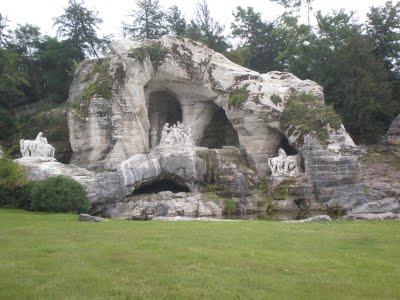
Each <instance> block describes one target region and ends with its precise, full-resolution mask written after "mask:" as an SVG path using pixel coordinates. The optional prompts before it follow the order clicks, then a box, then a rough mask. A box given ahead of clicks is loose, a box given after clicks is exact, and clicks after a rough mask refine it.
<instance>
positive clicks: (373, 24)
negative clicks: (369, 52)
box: [367, 1, 400, 73]
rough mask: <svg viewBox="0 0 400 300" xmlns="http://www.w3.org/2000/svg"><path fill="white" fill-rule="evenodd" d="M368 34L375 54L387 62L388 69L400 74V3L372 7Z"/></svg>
mask: <svg viewBox="0 0 400 300" xmlns="http://www.w3.org/2000/svg"><path fill="white" fill-rule="evenodd" d="M367 33H368V35H369V36H370V37H371V39H372V41H373V43H374V48H375V49H374V51H375V54H376V55H377V56H378V57H379V58H381V59H382V60H384V61H385V63H386V65H387V68H388V69H389V70H390V71H393V72H395V73H400V66H399V65H397V63H398V59H399V56H400V43H399V41H400V2H397V3H396V4H395V5H393V3H392V1H388V2H386V4H385V6H383V7H372V8H371V11H370V12H369V13H368V19H367Z"/></svg>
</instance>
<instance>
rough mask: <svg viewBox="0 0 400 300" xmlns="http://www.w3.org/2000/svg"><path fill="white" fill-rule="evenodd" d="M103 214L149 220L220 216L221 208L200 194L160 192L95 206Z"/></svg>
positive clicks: (128, 218)
mask: <svg viewBox="0 0 400 300" xmlns="http://www.w3.org/2000/svg"><path fill="white" fill-rule="evenodd" d="M96 209H97V210H98V211H99V212H101V213H102V214H103V215H105V216H109V217H113V218H120V219H127V220H149V219H153V218H156V217H176V216H182V217H209V216H213V217H221V216H222V209H221V207H219V205H218V204H217V203H216V202H214V201H208V199H203V198H202V195H200V194H191V193H178V194H174V193H172V192H161V193H158V194H150V195H138V196H131V197H129V198H127V199H125V200H124V202H118V203H116V204H106V205H100V206H97V207H96Z"/></svg>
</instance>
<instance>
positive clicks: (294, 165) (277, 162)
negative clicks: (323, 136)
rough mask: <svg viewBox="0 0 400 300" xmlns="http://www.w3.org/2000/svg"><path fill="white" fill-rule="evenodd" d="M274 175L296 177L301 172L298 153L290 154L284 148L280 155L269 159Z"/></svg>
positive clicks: (280, 150)
mask: <svg viewBox="0 0 400 300" xmlns="http://www.w3.org/2000/svg"><path fill="white" fill-rule="evenodd" d="M268 165H269V167H270V168H271V172H272V174H271V176H272V177H296V176H297V175H299V173H300V166H299V157H298V155H291V156H288V155H287V154H286V152H285V150H283V149H282V148H281V149H279V156H278V157H273V158H270V159H268Z"/></svg>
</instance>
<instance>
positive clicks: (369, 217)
mask: <svg viewBox="0 0 400 300" xmlns="http://www.w3.org/2000/svg"><path fill="white" fill-rule="evenodd" d="M342 220H352V221H355V220H362V221H384V220H400V214H394V213H391V212H388V213H381V214H355V215H346V216H344V217H342Z"/></svg>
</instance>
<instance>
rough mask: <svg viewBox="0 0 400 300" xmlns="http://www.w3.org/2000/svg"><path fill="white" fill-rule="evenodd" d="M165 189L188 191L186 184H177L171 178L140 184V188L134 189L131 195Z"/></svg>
mask: <svg viewBox="0 0 400 300" xmlns="http://www.w3.org/2000/svg"><path fill="white" fill-rule="evenodd" d="M166 191H169V192H173V193H181V192H185V193H189V192H190V190H189V188H188V187H187V186H186V185H183V184H178V183H176V182H175V181H173V180H168V179H162V180H158V181H156V182H152V183H149V184H145V185H143V186H141V187H140V188H138V189H137V190H135V191H134V192H133V193H132V195H144V194H157V193H160V192H166Z"/></svg>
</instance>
